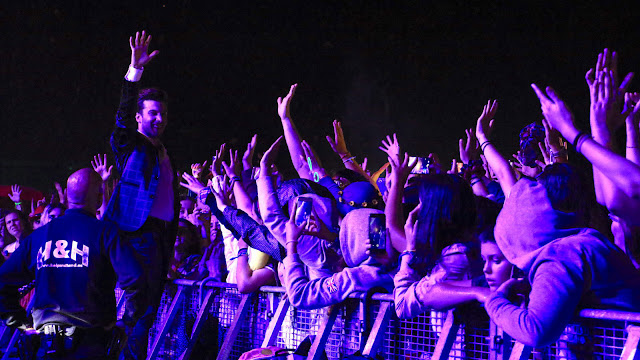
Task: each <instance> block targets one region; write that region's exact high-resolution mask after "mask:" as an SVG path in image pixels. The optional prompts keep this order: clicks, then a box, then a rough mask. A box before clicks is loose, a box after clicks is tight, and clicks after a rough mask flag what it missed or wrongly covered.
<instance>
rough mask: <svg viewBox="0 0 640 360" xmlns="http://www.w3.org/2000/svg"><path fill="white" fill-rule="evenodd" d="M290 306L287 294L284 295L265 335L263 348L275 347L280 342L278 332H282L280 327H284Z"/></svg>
mask: <svg viewBox="0 0 640 360" xmlns="http://www.w3.org/2000/svg"><path fill="white" fill-rule="evenodd" d="M289 306H291V302H289V298H288V297H287V295H286V294H284V295H282V297H281V298H280V302H279V303H278V308H277V309H276V313H275V314H274V315H273V318H271V321H269V326H268V327H267V331H266V332H265V334H264V340H262V347H263V348H264V347H267V346H273V345H275V344H276V342H277V341H278V332H279V331H280V327H281V326H282V322H283V321H284V318H285V316H287V311H289Z"/></svg>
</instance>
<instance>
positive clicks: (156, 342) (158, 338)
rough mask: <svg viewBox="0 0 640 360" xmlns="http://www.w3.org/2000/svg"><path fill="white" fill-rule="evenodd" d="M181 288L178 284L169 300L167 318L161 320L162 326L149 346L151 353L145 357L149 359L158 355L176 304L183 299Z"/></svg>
mask: <svg viewBox="0 0 640 360" xmlns="http://www.w3.org/2000/svg"><path fill="white" fill-rule="evenodd" d="M183 289H184V287H183V286H178V291H177V292H176V295H175V297H174V298H173V301H172V302H171V306H170V307H169V313H168V314H167V318H166V319H165V321H164V322H163V324H162V327H161V328H160V332H158V333H157V334H156V338H155V340H154V342H153V347H152V348H151V353H150V354H149V355H148V357H147V359H149V360H152V359H156V358H157V357H158V353H159V352H160V342H161V341H162V340H163V339H164V337H165V336H166V335H167V333H168V332H169V327H170V325H171V323H172V322H173V318H174V317H175V316H176V314H177V313H178V305H180V304H181V303H182V300H183V299H184V292H183Z"/></svg>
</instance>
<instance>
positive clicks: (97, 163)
mask: <svg viewBox="0 0 640 360" xmlns="http://www.w3.org/2000/svg"><path fill="white" fill-rule="evenodd" d="M91 167H93V170H94V171H95V172H97V173H98V175H100V177H101V178H102V205H100V208H99V209H98V211H99V213H100V215H98V219H100V220H102V217H103V216H104V213H105V211H106V210H107V204H108V203H109V199H110V198H111V194H109V186H108V183H107V181H108V180H109V178H110V177H111V171H112V170H113V165H111V166H109V164H108V163H107V154H103V155H102V157H101V156H100V154H98V155H95V156H94V157H93V161H91Z"/></svg>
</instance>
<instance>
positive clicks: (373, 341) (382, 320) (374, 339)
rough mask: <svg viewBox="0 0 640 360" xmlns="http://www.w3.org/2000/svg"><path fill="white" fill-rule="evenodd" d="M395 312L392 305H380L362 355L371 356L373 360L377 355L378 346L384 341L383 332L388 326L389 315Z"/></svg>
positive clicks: (385, 303)
mask: <svg viewBox="0 0 640 360" xmlns="http://www.w3.org/2000/svg"><path fill="white" fill-rule="evenodd" d="M394 311H395V309H394V307H393V303H391V302H388V301H385V302H383V303H382V304H380V309H379V310H378V315H377V316H376V320H375V322H374V323H373V327H372V328H371V333H370V334H369V337H368V338H367V342H366V344H365V345H364V349H363V350H362V355H364V356H371V357H372V358H375V356H376V354H377V353H378V349H379V348H380V344H381V343H382V340H383V339H384V335H385V332H386V331H387V327H388V326H389V320H390V319H391V314H392V313H393V312H394Z"/></svg>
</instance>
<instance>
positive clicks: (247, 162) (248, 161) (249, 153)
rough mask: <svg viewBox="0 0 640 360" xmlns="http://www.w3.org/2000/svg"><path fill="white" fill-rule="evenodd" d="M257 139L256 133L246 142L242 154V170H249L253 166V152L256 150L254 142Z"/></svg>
mask: <svg viewBox="0 0 640 360" xmlns="http://www.w3.org/2000/svg"><path fill="white" fill-rule="evenodd" d="M257 141H258V134H255V135H253V137H252V138H251V141H250V142H249V143H248V144H247V150H245V151H244V154H243V155H242V168H243V169H244V170H251V169H252V168H253V154H254V153H255V151H256V143H257Z"/></svg>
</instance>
